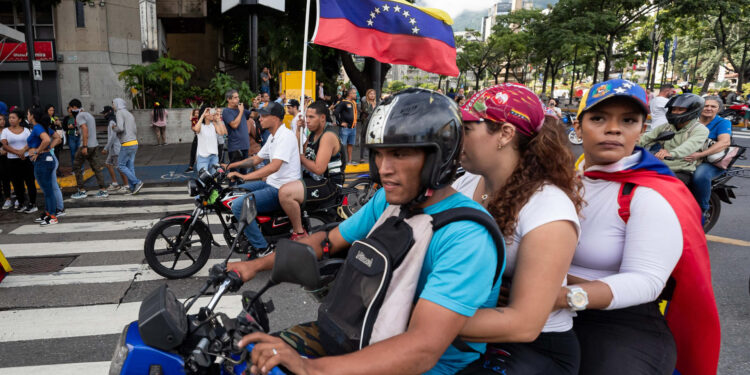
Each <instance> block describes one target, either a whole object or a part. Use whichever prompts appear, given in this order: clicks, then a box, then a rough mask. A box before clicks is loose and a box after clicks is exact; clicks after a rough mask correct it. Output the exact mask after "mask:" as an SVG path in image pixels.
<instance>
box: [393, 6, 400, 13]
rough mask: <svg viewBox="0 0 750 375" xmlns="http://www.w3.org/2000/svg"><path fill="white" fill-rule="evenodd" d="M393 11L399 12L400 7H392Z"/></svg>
mask: <svg viewBox="0 0 750 375" xmlns="http://www.w3.org/2000/svg"><path fill="white" fill-rule="evenodd" d="M393 11H394V12H396V13H399V12H401V7H400V6H398V5H396V6H395V7H393Z"/></svg>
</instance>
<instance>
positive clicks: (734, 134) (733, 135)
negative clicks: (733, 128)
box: [732, 132, 750, 139]
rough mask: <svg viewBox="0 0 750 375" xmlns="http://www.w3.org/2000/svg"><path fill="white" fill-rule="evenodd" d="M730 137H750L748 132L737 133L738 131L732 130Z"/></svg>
mask: <svg viewBox="0 0 750 375" xmlns="http://www.w3.org/2000/svg"><path fill="white" fill-rule="evenodd" d="M732 138H743V139H750V133H747V134H743V133H738V132H732Z"/></svg>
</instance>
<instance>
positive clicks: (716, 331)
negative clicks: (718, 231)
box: [584, 148, 721, 375]
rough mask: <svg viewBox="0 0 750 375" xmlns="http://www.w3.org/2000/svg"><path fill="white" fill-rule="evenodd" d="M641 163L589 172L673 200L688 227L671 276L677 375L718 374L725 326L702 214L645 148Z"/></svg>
mask: <svg viewBox="0 0 750 375" xmlns="http://www.w3.org/2000/svg"><path fill="white" fill-rule="evenodd" d="M639 149H640V151H641V155H642V158H641V161H640V162H639V163H638V164H637V165H635V166H633V167H632V168H631V169H627V170H623V171H619V172H613V173H607V172H601V171H591V172H585V173H584V175H585V176H586V177H589V178H597V179H602V180H607V181H613V182H620V183H628V182H629V183H633V184H635V185H640V186H645V187H648V188H651V189H653V190H655V191H656V192H657V193H659V195H661V196H662V197H664V199H666V200H667V202H669V205H670V206H672V209H674V211H675V214H676V215H677V218H678V220H679V222H680V226H681V227H682V239H683V250H682V256H681V257H680V260H679V261H678V262H677V266H675V269H674V271H672V275H671V277H672V278H673V279H674V281H675V288H674V292H673V294H672V300H671V301H669V304H668V306H667V311H666V319H667V324H668V325H669V328H670V330H671V331H672V334H673V335H674V339H675V343H676V344H677V373H679V374H681V375H703V374H715V373H716V369H717V366H718V363H719V348H720V345H721V327H720V325H719V313H718V310H717V309H716V300H715V298H714V291H713V287H712V285H711V264H710V259H709V256H708V247H707V246H706V236H705V234H704V233H703V226H702V225H701V211H700V208H699V207H698V204H697V203H696V201H695V199H694V198H693V195H692V194H691V193H690V191H689V190H688V189H687V187H686V186H685V184H683V183H682V182H680V180H678V179H677V178H675V177H674V175H673V174H672V172H671V171H670V170H669V168H667V166H666V165H664V163H662V162H661V161H659V160H658V159H656V158H655V157H654V156H653V155H651V154H650V153H649V152H648V151H646V150H644V149H642V148H639Z"/></svg>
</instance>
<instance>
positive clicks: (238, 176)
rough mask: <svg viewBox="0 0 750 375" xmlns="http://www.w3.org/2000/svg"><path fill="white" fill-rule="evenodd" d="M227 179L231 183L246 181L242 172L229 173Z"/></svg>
mask: <svg viewBox="0 0 750 375" xmlns="http://www.w3.org/2000/svg"><path fill="white" fill-rule="evenodd" d="M227 179H229V180H230V181H234V180H237V181H244V180H245V175H244V174H242V173H240V172H229V174H228V175H227Z"/></svg>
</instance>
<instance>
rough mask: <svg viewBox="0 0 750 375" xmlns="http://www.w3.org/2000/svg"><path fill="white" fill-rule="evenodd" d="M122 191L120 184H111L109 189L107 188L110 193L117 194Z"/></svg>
mask: <svg viewBox="0 0 750 375" xmlns="http://www.w3.org/2000/svg"><path fill="white" fill-rule="evenodd" d="M120 189H122V186H120V185H119V184H117V183H114V182H113V183H111V184H109V187H108V188H107V191H108V192H110V193H115V192H118V191H120Z"/></svg>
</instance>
